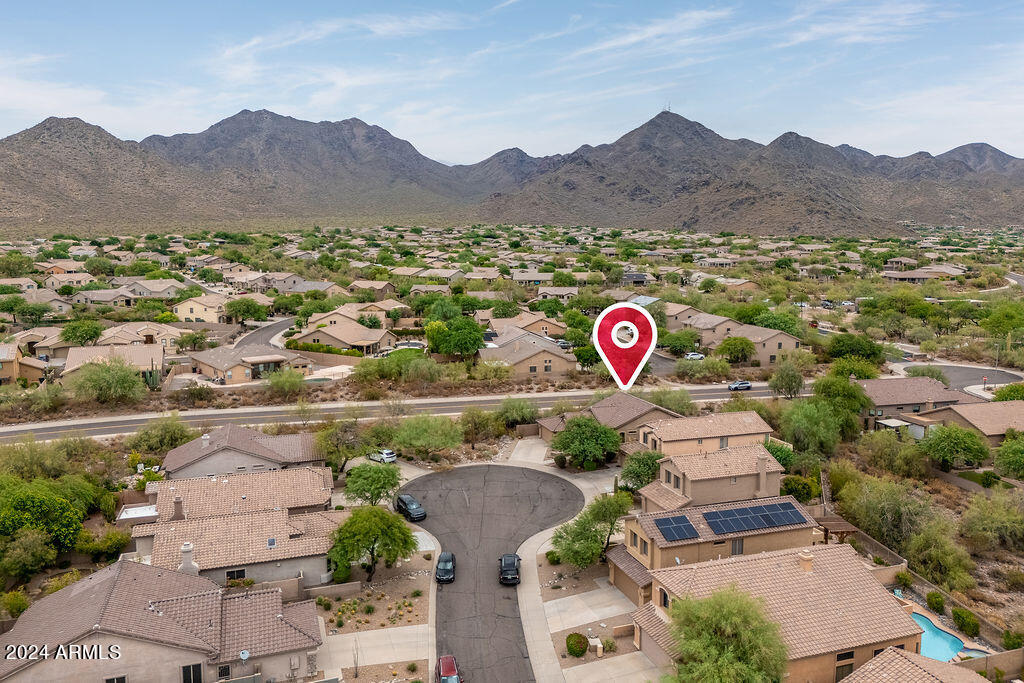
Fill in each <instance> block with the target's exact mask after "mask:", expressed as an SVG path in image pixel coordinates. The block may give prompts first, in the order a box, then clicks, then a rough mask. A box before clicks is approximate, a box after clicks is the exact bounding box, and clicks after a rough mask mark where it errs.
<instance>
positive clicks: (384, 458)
mask: <svg viewBox="0 0 1024 683" xmlns="http://www.w3.org/2000/svg"><path fill="white" fill-rule="evenodd" d="M366 457H367V458H369V459H370V460H374V461H376V462H394V461H396V460H398V455H397V454H396V453H395V452H394V451H393V450H391V449H390V448H382V449H380V450H379V451H374V452H373V453H370V454H369V455H368V456H366Z"/></svg>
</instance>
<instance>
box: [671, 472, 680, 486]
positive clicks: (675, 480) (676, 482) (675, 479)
mask: <svg viewBox="0 0 1024 683" xmlns="http://www.w3.org/2000/svg"><path fill="white" fill-rule="evenodd" d="M672 486H673V487H674V488H679V475H678V474H673V475H672Z"/></svg>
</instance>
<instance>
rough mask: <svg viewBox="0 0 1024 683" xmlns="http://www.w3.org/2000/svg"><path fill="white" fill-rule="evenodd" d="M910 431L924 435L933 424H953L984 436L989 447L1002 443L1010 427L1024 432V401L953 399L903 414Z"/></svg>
mask: <svg viewBox="0 0 1024 683" xmlns="http://www.w3.org/2000/svg"><path fill="white" fill-rule="evenodd" d="M900 418H902V419H904V420H906V421H908V422H909V423H910V424H909V425H908V428H909V431H910V433H911V434H912V435H913V436H915V437H916V438H919V439H920V438H923V437H924V436H925V434H926V433H927V430H928V429H929V428H931V427H934V426H939V425H951V424H955V425H958V426H960V427H965V428H966V429H972V430H974V431H975V432H977V433H978V434H981V436H983V437H984V438H985V441H986V442H987V443H988V445H989V446H991V447H992V448H996V447H998V446H999V445H1001V444H1002V443H1003V439H1005V438H1006V432H1007V431H1008V430H1010V429H1013V430H1016V431H1017V432H1024V401H991V402H989V401H981V402H978V403H953V404H949V405H945V406H942V407H939V408H933V409H931V410H924V411H921V412H920V413H917V414H910V415H908V414H906V413H904V414H902V415H900Z"/></svg>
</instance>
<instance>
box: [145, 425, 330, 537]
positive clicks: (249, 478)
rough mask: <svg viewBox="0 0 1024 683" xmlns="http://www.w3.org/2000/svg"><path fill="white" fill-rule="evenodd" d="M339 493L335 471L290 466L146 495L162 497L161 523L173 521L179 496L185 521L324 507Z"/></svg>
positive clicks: (168, 485) (165, 485)
mask: <svg viewBox="0 0 1024 683" xmlns="http://www.w3.org/2000/svg"><path fill="white" fill-rule="evenodd" d="M296 436H297V435H296ZM333 488H334V482H333V477H332V474H331V470H330V468H329V467H290V468H288V469H283V470H267V471H264V472H243V473H239V474H223V475H218V476H214V477H195V478H190V479H165V480H163V481H151V482H149V483H148V484H147V485H146V492H147V493H149V494H150V495H155V496H156V509H157V517H158V519H159V521H167V520H170V519H171V516H172V515H173V514H174V499H175V497H178V496H180V497H181V499H182V504H183V511H184V513H185V518H186V519H200V518H203V517H219V516H221V515H229V514H236V513H246V512H258V511H261V510H273V509H275V508H282V509H284V510H294V509H297V508H313V507H323V506H325V505H327V503H328V502H330V500H331V492H332V491H333Z"/></svg>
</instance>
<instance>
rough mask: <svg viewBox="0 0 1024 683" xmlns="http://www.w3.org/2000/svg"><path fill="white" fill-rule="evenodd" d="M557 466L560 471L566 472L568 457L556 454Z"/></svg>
mask: <svg viewBox="0 0 1024 683" xmlns="http://www.w3.org/2000/svg"><path fill="white" fill-rule="evenodd" d="M555 465H556V466H557V467H558V469H560V470H564V469H565V465H566V457H565V455H563V454H562V453H556V454H555Z"/></svg>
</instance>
